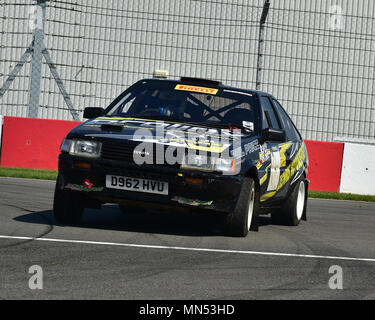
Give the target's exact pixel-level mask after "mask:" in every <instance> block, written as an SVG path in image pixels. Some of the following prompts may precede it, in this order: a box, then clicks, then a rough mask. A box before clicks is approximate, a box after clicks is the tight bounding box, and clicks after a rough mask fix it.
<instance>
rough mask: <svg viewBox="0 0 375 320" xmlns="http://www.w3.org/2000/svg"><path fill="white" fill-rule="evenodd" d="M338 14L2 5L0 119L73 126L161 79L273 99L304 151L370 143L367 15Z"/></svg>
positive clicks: (370, 8)
mask: <svg viewBox="0 0 375 320" xmlns="http://www.w3.org/2000/svg"><path fill="white" fill-rule="evenodd" d="M340 3H341V5H342V7H340V6H337V5H335V6H330V5H329V3H328V2H327V1H323V0H318V1H310V0H301V1H298V2H295V1H287V0H280V1H277V2H276V1H269V0H266V1H265V0H254V1H245V0H242V1H241V0H238V1H228V0H218V1H212V0H196V1H195V0H188V1H184V2H181V1H174V0H155V1H148V0H140V1H135V2H129V3H127V4H126V5H124V2H123V1H121V0H118V1H111V2H109V4H108V3H107V2H99V1H89V0H82V1H74V0H66V1H44V0H38V1H31V0H29V1H26V0H12V1H10V0H3V1H2V2H1V3H0V27H1V28H0V30H1V32H0V39H1V44H0V86H1V87H2V88H1V89H0V114H3V115H13V116H30V117H42V118H54V119H67V120H70V119H81V117H82V110H83V108H84V107H86V106H102V107H105V106H106V105H108V104H109V103H110V101H111V100H112V99H113V98H114V97H115V96H117V95H118V94H119V93H120V92H122V91H123V90H125V89H126V87H127V86H129V85H130V84H132V83H134V82H135V81H136V80H139V79H141V78H144V77H151V76H152V72H153V70H155V69H167V70H168V71H169V75H170V77H171V78H179V77H180V76H191V77H202V78H211V79H216V80H219V81H222V82H223V83H225V84H228V85H232V86H238V87H244V88H249V89H252V88H253V89H259V90H262V91H267V92H270V93H272V94H273V95H274V96H275V97H276V98H278V99H279V101H280V102H281V103H282V105H283V106H284V108H285V109H286V110H287V111H288V113H289V114H290V115H291V117H292V118H293V120H294V121H295V122H296V124H297V127H298V128H299V129H300V130H301V132H302V133H303V135H304V137H305V138H307V139H314V140H325V141H334V140H335V139H337V137H341V138H348V139H349V138H353V139H359V140H361V139H363V140H366V141H367V140H369V139H370V140H371V139H374V138H375V101H374V91H375V90H374V88H375V74H374V73H375V41H374V40H375V14H374V13H375V5H374V3H373V1H372V0H362V1H359V2H353V1H350V0H343V1H340ZM30 43H32V44H31V45H30Z"/></svg>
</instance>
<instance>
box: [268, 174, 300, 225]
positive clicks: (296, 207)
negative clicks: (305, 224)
mask: <svg viewBox="0 0 375 320" xmlns="http://www.w3.org/2000/svg"><path fill="white" fill-rule="evenodd" d="M306 192H307V190H306V182H305V179H304V178H302V179H301V180H299V181H298V182H297V183H296V185H295V186H294V188H293V191H292V193H291V194H290V196H289V198H288V199H287V200H286V201H285V203H284V205H283V207H282V208H281V209H280V211H277V212H273V213H272V214H271V217H272V222H273V223H275V224H281V225H287V226H297V225H299V223H300V221H301V219H302V218H303V216H304V215H305V214H306V200H307V193H306Z"/></svg>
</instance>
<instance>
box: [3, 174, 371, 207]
mask: <svg viewBox="0 0 375 320" xmlns="http://www.w3.org/2000/svg"><path fill="white" fill-rule="evenodd" d="M0 177H15V178H29V179H45V180H56V178H57V171H55V170H36V169H19V168H4V167H0ZM309 197H310V198H320V199H337V200H355V201H368V202H375V196H368V195H361V194H352V193H338V192H322V191H311V190H310V191H309Z"/></svg>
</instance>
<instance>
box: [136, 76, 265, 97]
mask: <svg viewBox="0 0 375 320" xmlns="http://www.w3.org/2000/svg"><path fill="white" fill-rule="evenodd" d="M140 81H162V82H171V83H176V84H180V83H181V84H190V85H200V86H206V87H209V86H211V87H214V88H221V89H226V90H233V91H239V92H245V93H251V94H258V95H267V96H272V95H271V94H269V93H267V92H263V91H258V90H249V89H243V88H238V87H231V86H227V85H224V84H222V83H219V82H218V83H219V84H216V85H215V84H213V83H210V82H213V81H212V80H206V79H195V81H194V80H190V81H183V80H182V81H181V80H173V79H158V78H150V79H142V80H139V81H138V82H140ZM205 81H206V82H205Z"/></svg>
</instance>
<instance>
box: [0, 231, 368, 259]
mask: <svg viewBox="0 0 375 320" xmlns="http://www.w3.org/2000/svg"><path fill="white" fill-rule="evenodd" d="M0 238H2V239H15V240H33V241H49V242H63V243H79V244H96V245H105V246H119V247H130V248H148V249H164V250H185V251H198V252H219V253H238V254H250V255H263V256H280V257H297V258H314V259H333V260H349V261H366V262H375V258H351V257H336V256H320V255H313V254H298V253H280V252H261V251H246V250H229V249H209V248H190V247H169V246H156V245H147V244H133V243H120V242H102V241H86V240H69V239H51V238H33V237H18V236H4V235H0Z"/></svg>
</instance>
